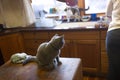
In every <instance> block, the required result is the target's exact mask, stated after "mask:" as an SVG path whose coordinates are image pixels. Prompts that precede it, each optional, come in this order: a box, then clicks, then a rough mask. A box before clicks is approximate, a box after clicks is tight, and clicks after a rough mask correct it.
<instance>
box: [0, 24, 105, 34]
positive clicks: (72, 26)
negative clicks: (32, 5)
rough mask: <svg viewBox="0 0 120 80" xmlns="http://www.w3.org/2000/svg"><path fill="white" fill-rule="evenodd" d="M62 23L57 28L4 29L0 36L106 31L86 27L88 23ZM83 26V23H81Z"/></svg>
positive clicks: (101, 28)
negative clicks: (48, 32) (18, 33)
mask: <svg viewBox="0 0 120 80" xmlns="http://www.w3.org/2000/svg"><path fill="white" fill-rule="evenodd" d="M68 24H69V25H68ZM68 24H67V23H63V24H61V25H58V26H53V27H36V26H28V27H16V28H5V29H4V30H3V31H1V32H0V35H5V34H11V33H16V32H22V31H61V30H62V31H66V30H67V31H90V30H107V28H105V27H97V28H96V27H95V26H87V24H88V23H86V24H85V26H83V25H82V26H81V23H80V25H79V24H76V23H72V24H71V23H68ZM82 24H83V23H82Z"/></svg>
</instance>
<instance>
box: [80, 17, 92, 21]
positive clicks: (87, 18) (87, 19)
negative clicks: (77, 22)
mask: <svg viewBox="0 0 120 80" xmlns="http://www.w3.org/2000/svg"><path fill="white" fill-rule="evenodd" d="M89 20H90V17H89V16H82V17H81V21H83V22H87V21H89Z"/></svg>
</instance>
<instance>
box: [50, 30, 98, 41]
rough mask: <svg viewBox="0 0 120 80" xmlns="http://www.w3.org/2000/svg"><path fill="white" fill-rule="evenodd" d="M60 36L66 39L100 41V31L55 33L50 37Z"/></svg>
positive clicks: (51, 33)
mask: <svg viewBox="0 0 120 80" xmlns="http://www.w3.org/2000/svg"><path fill="white" fill-rule="evenodd" d="M56 33H57V34H60V35H63V34H64V36H65V39H72V40H75V39H81V40H84V39H93V40H95V39H99V31H53V32H49V35H50V37H52V36H53V35H55V34H56Z"/></svg>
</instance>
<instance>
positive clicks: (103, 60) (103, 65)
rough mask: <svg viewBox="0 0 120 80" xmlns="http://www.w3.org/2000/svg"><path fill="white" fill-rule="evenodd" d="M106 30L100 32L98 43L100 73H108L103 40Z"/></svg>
mask: <svg viewBox="0 0 120 80" xmlns="http://www.w3.org/2000/svg"><path fill="white" fill-rule="evenodd" d="M106 32H107V31H106V30H104V31H101V34H100V37H101V39H100V41H101V42H100V43H101V72H102V73H107V72H108V57H107V53H106V48H105V38H106Z"/></svg>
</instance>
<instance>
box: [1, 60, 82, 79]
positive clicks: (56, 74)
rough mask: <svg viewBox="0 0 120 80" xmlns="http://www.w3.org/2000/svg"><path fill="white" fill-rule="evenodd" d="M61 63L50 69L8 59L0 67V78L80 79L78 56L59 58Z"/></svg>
mask: <svg viewBox="0 0 120 80" xmlns="http://www.w3.org/2000/svg"><path fill="white" fill-rule="evenodd" d="M60 60H61V62H62V64H61V65H60V66H57V67H56V68H55V69H54V70H52V71H46V70H43V69H40V68H38V66H37V63H35V62H31V63H28V64H26V65H24V66H23V65H22V64H13V63H11V62H10V61H8V62H7V63H5V64H4V65H2V66H1V67H0V80H82V65H81V59H80V58H60Z"/></svg>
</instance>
